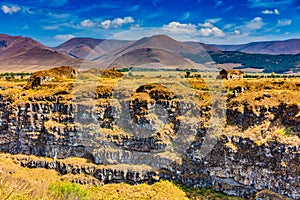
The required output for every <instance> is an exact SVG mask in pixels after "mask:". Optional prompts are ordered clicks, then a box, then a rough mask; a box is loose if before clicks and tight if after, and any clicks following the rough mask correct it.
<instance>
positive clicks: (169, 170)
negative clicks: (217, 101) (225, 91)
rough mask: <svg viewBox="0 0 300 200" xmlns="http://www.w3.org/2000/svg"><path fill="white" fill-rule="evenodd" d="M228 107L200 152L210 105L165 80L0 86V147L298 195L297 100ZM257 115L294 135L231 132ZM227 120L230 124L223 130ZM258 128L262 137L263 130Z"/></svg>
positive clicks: (221, 186)
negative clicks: (41, 88) (83, 88)
mask: <svg viewBox="0 0 300 200" xmlns="http://www.w3.org/2000/svg"><path fill="white" fill-rule="evenodd" d="M89 95H92V96H93V99H94V103H93V104H90V103H88V102H87V101H85V96H89ZM230 103H233V104H238V103H237V102H229V104H228V105H230ZM235 107H243V110H242V111H241V110H238V109H235V108H233V107H230V106H229V107H228V109H227V112H226V118H227V119H226V121H227V123H226V124H225V128H224V130H225V131H224V132H222V133H221V134H219V135H218V138H217V142H216V144H215V145H214V147H213V148H212V150H211V151H208V152H207V154H206V155H205V156H203V154H202V153H201V147H202V144H203V143H204V141H205V139H206V138H207V134H208V132H209V126H208V125H207V121H209V119H210V117H211V110H212V106H211V105H204V106H200V105H195V104H193V103H190V102H189V101H185V100H184V99H182V98H181V97H179V96H178V95H176V94H174V93H173V92H172V91H171V90H169V89H168V88H167V87H166V86H161V85H158V84H148V85H142V86H140V87H138V88H137V89H135V90H134V91H132V93H126V92H122V91H119V92H118V93H115V94H114V93H113V90H112V89H109V88H104V89H103V88H102V89H101V90H97V92H95V93H92V94H84V93H82V94H81V95H80V96H77V99H74V98H73V99H72V98H71V99H70V98H69V97H68V96H67V95H65V94H62V93H57V94H56V95H54V96H44V97H32V98H30V99H29V101H28V102H25V103H24V102H18V101H16V100H13V99H12V98H11V94H5V95H4V94H2V95H0V125H1V127H0V151H2V152H8V153H12V154H20V153H21V154H28V155H38V156H47V157H52V158H67V157H72V156H76V157H84V158H88V159H91V160H92V161H93V162H94V163H95V164H135V165H149V166H151V167H153V168H154V169H156V170H157V171H156V172H155V173H154V172H153V171H152V170H149V171H148V172H143V174H142V175H141V177H140V175H139V176H137V174H135V172H132V173H131V174H129V175H128V174H127V175H124V171H122V170H120V171H113V170H112V171H108V172H106V171H105V170H102V171H101V170H98V171H97V169H96V168H93V169H91V170H92V171H90V172H86V171H87V170H86V169H80V170H79V171H78V173H88V174H91V175H93V176H94V177H96V178H97V179H98V180H100V181H102V182H104V183H107V182H118V181H127V182H131V183H140V182H153V181H156V180H159V179H172V180H176V181H178V182H180V183H182V184H184V185H187V186H189V187H212V188H215V189H216V190H218V191H222V192H225V193H227V194H231V195H237V196H242V197H248V198H250V197H252V196H253V195H254V194H255V193H256V192H258V191H260V190H263V189H270V190H272V191H274V192H277V193H279V194H282V195H284V196H287V197H290V198H293V199H299V198H300V192H299V191H300V166H299V163H300V160H299V159H300V147H299V143H297V140H298V139H299V124H300V120H299V116H298V115H299V114H298V113H299V106H298V105H296V104H295V105H294V104H293V105H287V104H279V106H275V107H268V108H265V107H263V106H262V107H259V108H253V107H251V106H250V105H247V104H244V105H235ZM194 118H197V120H196V121H194ZM264 122H269V124H271V125H270V126H269V127H271V128H272V127H274V126H275V125H278V124H281V125H284V126H287V127H289V130H291V135H292V136H287V137H288V138H293V137H294V139H295V141H296V142H294V143H292V142H287V143H286V142H284V141H280V140H279V139H278V140H277V141H276V138H275V139H274V140H270V141H266V142H264V143H258V142H257V141H255V140H253V139H252V138H251V137H250V138H248V137H247V136H243V135H242V134H234V133H233V132H234V131H236V130H239V131H240V132H239V133H242V131H244V130H248V129H251V128H253V127H255V126H259V125H263V123H264ZM231 127H233V128H234V131H232V132H226V130H227V131H229V130H231V129H230V128H231ZM271 128H270V130H271ZM260 131H261V130H260ZM297 133H298V134H297ZM261 134H262V137H264V134H268V130H266V131H262V132H261ZM189 136H191V138H192V140H189ZM266 137H267V136H266ZM28 163H29V164H28ZM30 163H31V164H30ZM21 164H22V165H24V166H27V167H45V168H47V167H48V168H55V169H56V168H57V170H58V171H61V173H65V172H63V170H66V171H68V170H69V171H70V172H71V173H73V172H72V169H67V167H66V166H63V165H60V164H59V163H56V162H55V163H52V164H49V163H48V164H47V163H42V164H41V163H39V164H37V163H33V162H31V161H28V162H27V161H26V162H25V161H22V162H21ZM50 165H51V166H52V165H53V166H52V167H51V166H50ZM49 166H50V167H49ZM70 168H75V167H74V166H73V167H72V166H71V167H70ZM74 170H75V169H74ZM75 171H76V170H75ZM74 173H75V172H74ZM76 173H77V172H76ZM109 174H111V175H109ZM118 174H119V175H118ZM122 174H123V175H122ZM108 176H109V177H108ZM153 176H158V177H159V178H158V179H157V178H153ZM105 177H106V178H105ZM107 177H108V178H107ZM135 177H139V178H138V179H136V178H135Z"/></svg>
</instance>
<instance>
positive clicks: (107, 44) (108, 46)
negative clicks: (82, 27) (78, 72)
mask: <svg viewBox="0 0 300 200" xmlns="http://www.w3.org/2000/svg"><path fill="white" fill-rule="evenodd" d="M126 43H128V41H125V40H104V39H95V38H72V39H70V40H68V41H66V42H64V43H62V44H60V45H59V46H57V47H54V49H55V50H57V51H59V52H61V53H64V54H66V55H69V56H72V57H75V58H80V59H87V60H93V59H95V58H98V57H100V56H102V55H104V54H106V53H108V52H109V51H111V50H114V49H116V48H119V47H121V46H123V45H125V44H126Z"/></svg>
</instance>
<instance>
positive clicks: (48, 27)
mask: <svg viewBox="0 0 300 200" xmlns="http://www.w3.org/2000/svg"><path fill="white" fill-rule="evenodd" d="M43 29H44V30H47V31H48V30H56V29H59V26H57V25H52V26H43Z"/></svg>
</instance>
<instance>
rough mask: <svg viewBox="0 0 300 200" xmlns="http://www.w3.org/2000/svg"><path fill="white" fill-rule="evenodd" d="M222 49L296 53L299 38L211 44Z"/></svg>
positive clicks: (271, 53)
mask: <svg viewBox="0 0 300 200" xmlns="http://www.w3.org/2000/svg"><path fill="white" fill-rule="evenodd" d="M212 46H215V47H217V48H219V49H220V50H222V51H241V52H245V53H259V54H270V55H280V54H298V53H300V39H290V40H284V41H266V42H251V43H248V44H240V45H212Z"/></svg>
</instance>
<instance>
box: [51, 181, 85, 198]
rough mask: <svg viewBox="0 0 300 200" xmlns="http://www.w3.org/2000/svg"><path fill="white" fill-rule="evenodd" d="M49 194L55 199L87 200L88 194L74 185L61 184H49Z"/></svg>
mask: <svg viewBox="0 0 300 200" xmlns="http://www.w3.org/2000/svg"><path fill="white" fill-rule="evenodd" d="M49 192H50V195H51V196H54V198H55V199H70V200H71V199H72V200H73V199H76V200H85V199H89V193H88V191H87V190H84V189H83V188H82V187H81V186H79V185H77V184H76V183H70V182H63V183H61V184H57V183H51V184H50V185H49Z"/></svg>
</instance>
